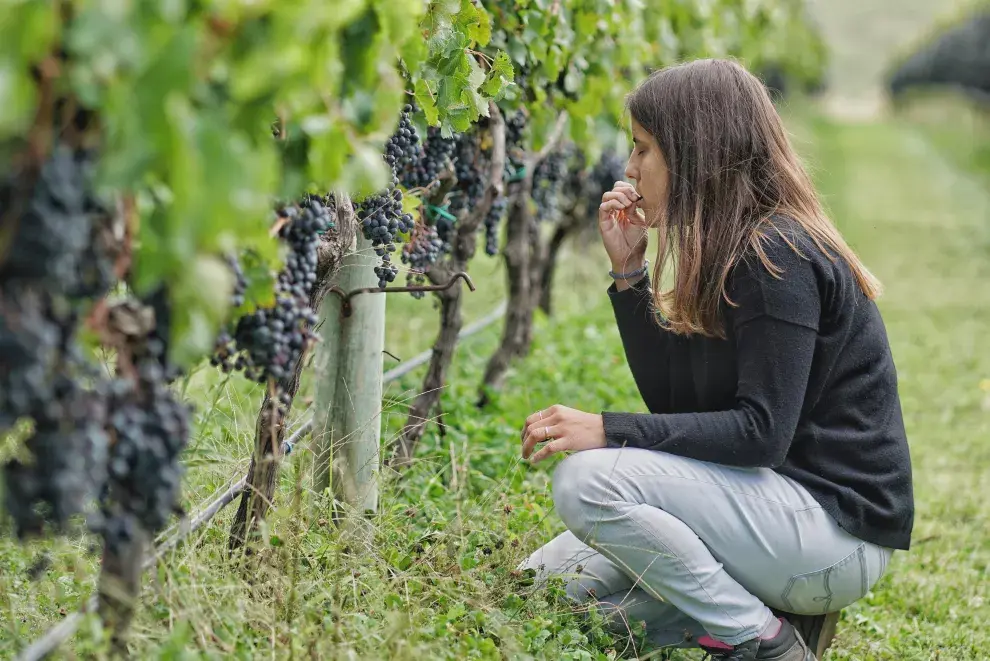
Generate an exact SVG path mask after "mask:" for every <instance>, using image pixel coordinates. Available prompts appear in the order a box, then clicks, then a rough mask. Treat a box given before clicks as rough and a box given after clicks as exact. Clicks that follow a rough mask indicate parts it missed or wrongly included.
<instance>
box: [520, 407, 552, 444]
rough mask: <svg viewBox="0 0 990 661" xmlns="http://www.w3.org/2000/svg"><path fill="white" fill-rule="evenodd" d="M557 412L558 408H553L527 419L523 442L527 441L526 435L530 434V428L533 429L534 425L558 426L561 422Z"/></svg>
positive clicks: (523, 431)
mask: <svg viewBox="0 0 990 661" xmlns="http://www.w3.org/2000/svg"><path fill="white" fill-rule="evenodd" d="M556 411H557V409H556V407H555V406H551V407H550V408H546V409H542V410H540V411H537V412H536V413H534V414H533V415H531V416H529V417H528V418H526V424H524V425H523V430H522V435H521V438H522V440H523V441H525V440H526V435H527V434H529V430H530V428H531V427H533V426H534V425H536V426H546V425H554V424H557V422H558V421H559V420H558V418H557V417H556V416H557V414H556Z"/></svg>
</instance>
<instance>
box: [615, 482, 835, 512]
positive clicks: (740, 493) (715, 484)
mask: <svg viewBox="0 0 990 661" xmlns="http://www.w3.org/2000/svg"><path fill="white" fill-rule="evenodd" d="M640 477H645V478H651V477H653V478H655V477H665V478H670V479H676V480H687V481H689V482H695V483H697V484H707V485H708V486H712V487H718V488H720V489H724V490H725V491H728V492H729V493H734V494H736V495H738V496H744V497H746V498H754V499H756V500H762V501H764V502H767V503H773V504H774V505H780V506H781V507H785V508H787V509H789V510H791V511H792V512H794V513H795V514H797V513H799V512H808V511H811V510H820V509H822V506H821V505H809V506H808V507H802V508H800V509H799V508H796V507H794V506H793V505H791V504H789V503H785V502H781V501H779V500H774V499H772V498H765V497H763V496H758V495H755V494H751V493H746V492H744V491H739V490H737V489H733V488H732V487H730V486H728V485H725V484H719V483H718V482H709V481H707V480H699V479H697V478H694V477H685V476H683V475H670V474H667V473H664V474H663V475H662V476H657V475H650V474H648V473H641V474H638V475H623V476H622V477H617V478H614V479H613V480H611V482H614V483H619V482H625V481H627V480H632V479H634V478H640ZM661 509H662V508H661Z"/></svg>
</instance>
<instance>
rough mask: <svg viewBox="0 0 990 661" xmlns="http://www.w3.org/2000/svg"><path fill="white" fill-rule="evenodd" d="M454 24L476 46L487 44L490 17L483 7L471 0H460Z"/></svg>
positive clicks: (489, 34) (489, 33) (490, 24)
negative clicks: (458, 11)
mask: <svg viewBox="0 0 990 661" xmlns="http://www.w3.org/2000/svg"><path fill="white" fill-rule="evenodd" d="M454 25H455V26H456V27H457V28H459V29H460V30H462V31H463V32H465V34H467V37H468V39H469V40H471V41H472V42H474V43H475V44H477V45H478V46H487V45H488V42H489V41H491V38H492V23H491V17H490V16H489V15H488V12H487V11H485V8H484V7H481V6H480V5H479V6H476V5H475V4H474V3H473V2H472V0H461V8H460V13H458V15H457V18H456V19H455V23H454Z"/></svg>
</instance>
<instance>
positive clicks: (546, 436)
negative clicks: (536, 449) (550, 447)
mask: <svg viewBox="0 0 990 661" xmlns="http://www.w3.org/2000/svg"><path fill="white" fill-rule="evenodd" d="M543 440H544V441H549V440H550V428H549V427H544V428H543Z"/></svg>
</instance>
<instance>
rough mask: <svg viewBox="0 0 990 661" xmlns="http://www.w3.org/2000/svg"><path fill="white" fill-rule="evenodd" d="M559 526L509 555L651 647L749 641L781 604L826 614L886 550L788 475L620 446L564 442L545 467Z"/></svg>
mask: <svg viewBox="0 0 990 661" xmlns="http://www.w3.org/2000/svg"><path fill="white" fill-rule="evenodd" d="M553 499H554V504H555V508H556V510H557V513H558V514H559V515H560V517H561V519H563V521H564V523H565V524H566V525H567V528H568V532H565V533H563V534H562V535H560V536H558V537H557V538H555V539H554V540H552V541H551V542H550V543H549V544H546V545H545V546H543V547H542V548H540V549H539V550H537V551H536V552H535V553H533V554H532V555H531V556H530V557H529V558H528V559H527V560H526V561H525V562H524V563H523V564H522V565H521V567H522V568H532V569H535V570H536V571H537V580H538V581H541V580H545V579H546V577H548V576H550V575H557V576H561V577H562V578H563V579H564V580H565V581H566V586H567V588H566V589H567V594H568V595H569V596H570V597H571V598H572V599H574V600H576V601H578V602H582V603H585V602H589V601H596V602H598V604H599V606H600V607H602V608H603V609H605V610H607V611H609V612H610V614H611V615H612V618H611V621H612V626H613V627H615V628H616V629H617V630H622V629H626V628H627V627H628V626H631V625H632V624H633V623H636V622H639V621H641V620H642V621H645V622H646V625H647V628H646V632H647V637H648V639H649V640H650V642H652V643H653V644H655V645H663V646H666V645H678V646H682V647H692V646H694V645H695V641H696V640H697V638H698V637H699V636H702V635H704V634H705V633H708V634H709V635H710V636H712V637H713V638H715V639H717V640H721V641H722V642H724V643H727V644H729V645H736V644H738V643H741V642H744V641H746V640H750V639H752V638H755V637H757V636H758V635H760V634H761V633H763V632H764V631H765V630H767V629H768V627H769V626H770V624H771V623H772V622H773V621H774V614H773V612H772V611H771V610H770V608H771V607H772V608H774V609H777V610H780V611H785V612H789V613H801V614H808V615H813V614H820V613H827V612H831V611H837V610H839V609H841V608H843V607H845V606H848V605H849V604H851V603H853V602H854V601H856V600H858V599H860V598H862V597H863V596H865V595H866V593H867V592H868V591H869V590H870V589H871V588H872V587H873V585H874V584H875V583H876V582H877V581H878V580H879V579H880V577H881V576H882V575H883V572H884V570H885V569H886V567H887V563H888V562H889V561H890V556H891V554H892V551H891V549H888V548H885V547H880V546H876V545H874V544H870V543H867V542H864V541H862V540H860V539H857V538H856V537H854V536H852V535H850V534H849V533H847V532H845V531H844V530H842V529H841V528H840V527H839V526H838V524H836V523H835V521H834V520H833V519H832V517H831V516H829V515H828V514H827V513H826V512H825V511H824V510H823V509H822V508H821V506H820V505H819V504H818V502H817V501H815V500H814V498H812V497H811V495H810V494H808V492H807V491H806V490H805V489H804V488H803V487H802V486H801V485H799V484H798V483H797V482H795V481H794V480H791V479H789V478H787V477H784V476H783V475H780V474H779V473H776V472H775V471H773V470H771V469H768V468H759V469H744V468H732V467H728V466H721V465H718V464H712V463H708V462H703V461H696V460H693V459H685V458H683V457H678V456H674V455H671V454H667V453H665V452H656V451H652V450H640V449H632V448H623V449H601V450H586V451H584V452H577V453H575V454H573V455H571V456H569V457H567V458H566V459H565V460H564V461H563V462H561V463H560V465H559V466H558V467H557V470H556V472H555V473H554V476H553Z"/></svg>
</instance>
